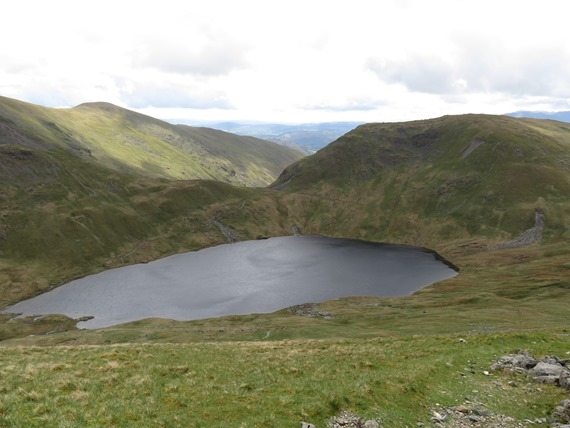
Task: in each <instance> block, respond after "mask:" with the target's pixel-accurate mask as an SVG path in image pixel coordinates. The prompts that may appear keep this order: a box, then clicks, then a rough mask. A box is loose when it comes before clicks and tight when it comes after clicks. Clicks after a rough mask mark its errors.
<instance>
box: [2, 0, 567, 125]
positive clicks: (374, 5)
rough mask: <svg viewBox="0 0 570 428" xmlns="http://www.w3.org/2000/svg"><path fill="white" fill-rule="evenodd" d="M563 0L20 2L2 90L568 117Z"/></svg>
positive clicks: (303, 110) (68, 100)
mask: <svg viewBox="0 0 570 428" xmlns="http://www.w3.org/2000/svg"><path fill="white" fill-rule="evenodd" d="M568 12H570V2H567V1H566V0H540V1H528V0H493V1H489V0H476V1H472V0H429V1H427V0H419V1H416V0H392V1H390V0H344V1H341V0H328V1H321V0H301V1H299V0H287V1H282V0H264V1H261V0H260V1H257V0H201V1H194V0H160V1H156V0H155V1H147V0H135V1H131V0H112V1H108V0H97V1H93V0H84V1H83V0H82V1H77V0H72V1H67V0H50V1H46V0H18V1H10V2H5V3H4V4H3V5H2V16H3V19H2V25H1V26H0V40H1V43H0V95H2V96H6V97H11V98H16V99H19V100H23V101H27V102H31V103H34V104H39V105H43V106H47V107H73V106H75V105H78V104H81V103H84V102H92V101H106V102H110V103H113V104H116V105H119V106H121V107H125V108H128V109H131V110H135V111H138V112H141V113H144V114H148V115H151V116H153V117H157V118H160V119H164V120H170V121H173V122H183V121H184V122H187V123H196V124H199V123H206V122H216V121H261V122H274V123H310V122H312V123H314V122H333V121H359V122H394V121H407V120H416V119H426V118H432V117H439V116H442V115H446V114H463V113H488V114H503V113H507V112H512V111H516V110H537V111H538V110H540V111H560V110H570V43H568Z"/></svg>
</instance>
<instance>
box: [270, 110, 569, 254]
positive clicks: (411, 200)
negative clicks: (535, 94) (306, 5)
mask: <svg viewBox="0 0 570 428" xmlns="http://www.w3.org/2000/svg"><path fill="white" fill-rule="evenodd" d="M271 187H272V188H273V189H278V190H282V191H286V192H287V193H289V194H294V193H297V194H298V193H304V194H308V193H312V194H314V195H315V196H314V205H315V211H316V212H318V213H320V214H318V215H317V214H314V215H313V216H312V217H313V223H315V224H320V225H321V226H319V227H323V228H325V229H326V230H327V231H333V230H335V229H336V230H342V231H343V233H345V234H347V235H349V236H354V237H359V236H367V237H373V238H374V239H377V240H387V239H388V240H393V241H394V240H395V241H406V242H417V243H422V242H437V241H439V242H441V241H443V240H449V239H456V238H459V237H469V236H474V235H479V236H486V237H488V238H492V239H502V238H505V237H507V236H509V235H511V236H512V235H514V234H516V233H517V232H521V231H523V230H525V229H527V228H529V227H531V226H532V225H533V222H534V211H535V209H538V210H542V212H544V215H545V216H546V224H547V227H546V230H545V233H546V235H547V236H548V237H553V238H554V237H565V238H568V237H569V236H570V221H569V217H568V213H569V212H570V198H569V196H568V195H570V124H567V123H562V122H555V121H544V120H538V119H516V118H511V117H507V116H489V115H462V116H445V117H441V118H438V119H430V120H422V121H413V122H406V123H371V124H365V125H361V126H359V127H357V128H356V129H355V130H353V131H351V132H349V133H347V134H346V135H344V136H343V137H341V138H339V139H338V140H337V141H335V142H334V143H331V144H330V145H328V146H327V147H326V148H324V149H322V150H320V151H318V152H317V153H315V154H314V155H312V156H309V157H307V158H305V159H302V160H300V161H298V162H296V163H294V164H293V165H291V166H289V167H287V168H286V169H285V170H284V171H283V173H282V174H281V176H280V177H279V178H278V179H277V180H276V182H275V183H273V184H272V186H271ZM325 206H329V207H330V209H328V210H326V211H325V208H324V207H325Z"/></svg>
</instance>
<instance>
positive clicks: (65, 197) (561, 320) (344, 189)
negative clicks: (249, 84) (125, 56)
mask: <svg viewBox="0 0 570 428" xmlns="http://www.w3.org/2000/svg"><path fill="white" fill-rule="evenodd" d="M0 101H2V103H0V218H1V223H0V251H1V253H0V254H1V259H0V287H1V288H0V307H5V306H7V305H9V304H13V303H15V302H17V301H20V300H23V299H25V298H29V297H32V296H34V295H38V294H40V293H42V292H44V291H46V290H50V289H53V288H55V287H57V286H59V285H61V284H63V283H66V282H68V281H70V280H71V279H75V278H79V277H83V276H85V275H88V274H92V273H96V272H101V271H104V270H107V269H110V268H114V267H120V266H126V265H130V264H134V263H141V262H149V261H152V260H156V259H158V258H162V257H165V256H168V255H172V254H177V253H181V252H185V251H191V250H197V249H201V248H206V247H211V246H215V245H219V244H222V243H226V242H228V240H230V239H229V237H230V238H231V240H236V241H246V240H252V239H256V238H260V237H277V236H287V235H293V234H294V233H293V230H295V231H298V232H300V233H301V234H302V235H325V236H328V237H343V238H357V239H365V240H369V241H374V242H389V243H398V244H408V245H416V246H422V247H427V248H431V249H433V250H435V251H437V252H438V253H439V254H441V255H442V256H443V257H444V258H446V259H447V260H450V261H451V262H452V263H453V264H454V265H456V266H457V267H458V268H459V275H457V276H456V277H454V278H451V279H447V280H445V281H440V282H437V283H435V284H433V285H431V286H429V287H426V288H423V289H421V290H419V291H418V292H416V293H414V294H412V295H410V296H406V297H399V298H395V297H390V298H387V297H384V298H383V297H363V296H360V297H356V296H355V297H344V298H341V299H335V300H328V301H324V302H306V303H311V304H313V305H314V307H313V310H310V311H308V312H304V311H296V310H295V308H283V309H281V310H279V311H276V312H273V313H269V314H258V313H252V314H248V315H240V316H227V317H221V318H211V319H204V320H194V321H173V320H167V319H145V320H140V321H134V322H131V323H127V324H121V325H117V326H113V327H109V328H105V329H99V330H92V331H81V330H77V329H76V328H75V323H74V322H73V320H70V319H69V318H67V317H63V316H58V315H51V316H48V317H44V318H37V317H25V318H13V317H11V316H7V315H0V320H1V323H0V339H2V340H0V359H2V361H3V368H2V375H3V378H4V379H9V380H10V382H9V384H7V385H6V386H2V387H1V388H2V392H3V394H4V395H5V396H7V397H8V399H7V401H6V402H5V403H2V405H1V407H0V425H2V424H4V425H6V426H22V425H25V426H45V423H46V421H47V423H52V424H53V423H54V421H61V420H62V419H63V418H68V421H69V424H70V425H72V426H81V425H82V426H89V425H90V426H105V425H108V426H113V425H123V426H125V425H128V424H132V425H133V426H134V425H138V426H141V425H144V426H148V425H151V424H152V421H157V420H161V421H163V422H164V424H167V422H166V421H172V420H173V419H172V418H173V417H174V415H178V416H181V417H182V420H181V421H180V424H183V423H189V421H190V420H191V419H189V416H187V415H189V414H192V415H193V416H195V419H194V420H195V421H199V424H198V423H197V424H196V426H199V425H200V424H201V425H202V426H205V425H207V424H214V425H215V424H217V423H221V422H220V421H221V420H224V419H227V416H228V415H229V414H233V415H237V416H236V418H237V419H239V420H240V421H243V424H244V426H262V425H266V426H270V425H272V426H297V427H298V426H299V424H300V421H305V420H308V421H309V422H312V423H315V424H317V426H325V423H326V421H327V420H329V419H330V418H331V417H333V416H336V415H338V414H339V413H340V412H341V411H351V412H354V413H357V414H359V415H360V416H362V417H367V418H377V419H380V420H382V421H383V423H384V425H385V426H402V427H403V426H412V425H415V424H416V423H418V422H421V423H425V424H426V426H427V424H429V423H430V422H429V420H430V414H431V410H432V409H433V408H434V406H436V403H439V404H441V405H443V406H454V405H458V404H461V403H460V401H461V402H462V401H463V400H464V398H465V397H466V396H468V397H469V399H470V400H471V401H473V402H477V403H479V404H480V405H483V406H485V407H486V408H488V409H489V411H490V412H492V413H495V414H500V415H508V416H511V417H513V418H515V419H516V420H517V421H522V420H524V419H530V418H535V417H546V416H548V417H550V413H551V411H552V408H553V406H554V405H555V404H556V403H557V402H558V401H560V400H561V399H562V397H563V396H564V394H563V393H562V392H560V388H555V387H553V386H551V385H544V386H542V385H541V386H540V388H541V390H542V391H543V392H544V393H543V394H541V395H540V396H536V397H535V396H533V397H532V398H528V395H525V393H524V392H525V389H524V388H527V387H528V388H538V387H537V386H536V385H534V384H530V385H531V386H528V385H527V382H526V380H525V379H523V378H521V377H518V376H516V375H515V374H513V375H512V376H511V375H505V374H502V373H492V375H491V376H487V375H482V372H483V371H487V370H488V367H489V366H490V364H491V362H492V360H493V359H494V358H496V357H497V356H498V355H499V354H505V353H511V352H514V351H516V350H517V349H526V350H528V351H529V352H532V353H535V354H537V355H542V354H559V355H566V353H568V352H570V335H569V333H568V331H567V326H566V324H567V322H566V320H567V317H568V305H569V303H570V281H569V278H570V264H569V262H568V260H569V257H570V243H569V242H570V241H569V239H570V223H569V221H570V220H569V219H570V197H569V195H570V124H566V123H562V122H556V121H544V120H539V119H522V118H511V117H506V116H490V115H461V116H444V117H440V118H437V119H430V120H422V121H413V122H402V123H369V124H364V125H360V126H358V127H356V128H355V129H353V130H352V131H350V132H348V133H346V134H345V135H343V136H341V137H340V138H338V139H337V140H335V141H334V142H332V143H331V144H329V145H327V146H326V147H325V148H323V149H321V150H319V151H318V152H316V153H315V154H313V155H311V156H304V155H303V154H302V153H300V152H294V151H292V150H290V149H287V148H283V147H281V146H277V145H271V144H270V143H265V142H259V141H257V140H256V142H255V143H252V142H251V141H250V140H248V142H246V141H242V140H241V139H236V138H237V137H232V136H229V137H228V138H229V139H230V141H231V143H229V142H227V143H224V144H222V143H220V142H219V140H218V134H217V133H216V132H213V133H209V132H210V131H205V130H189V129H186V128H185V127H174V126H173V125H164V124H163V123H161V122H159V121H156V120H154V119H152V118H148V117H144V116H142V115H140V116H139V115H138V114H134V113H132V112H128V111H125V110H123V109H120V108H117V107H114V106H111V105H107V104H99V103H96V104H91V105H82V106H79V107H76V108H74V109H70V110H69V111H67V110H63V111H61V112H60V111H59V110H58V111H54V110H52V109H46V108H43V107H39V106H33V105H28V104H26V103H21V102H18V101H15V100H10V99H4V98H2V99H0ZM52 123H53V125H52ZM117 124H118V125H117ZM117 126H118V127H117ZM191 131H192V132H194V131H196V134H192V137H186V136H188V135H190V132H191ZM206 132H207V133H209V134H208V135H209V136H208V138H206V137H204V140H200V138H202V137H199V135H203V134H204V133H206ZM220 132H221V131H220ZM223 135H225V134H223ZM159 137H160V138H159ZM161 138H162V139H161ZM185 138H188V139H187V140H186V139H185ZM190 140H192V141H203V145H202V146H201V145H200V144H198V145H192V144H191V142H190ZM206 140H207V141H215V143H214V142H212V143H211V145H209V144H210V143H207V142H206ZM250 143H251V144H250ZM256 144H259V146H257V145H256ZM276 146H277V147H276ZM192 154H196V156H195V157H192V156H191V155H192ZM269 162H270V163H271V165H272V166H271V168H270V167H269V166H268V163H269ZM232 171H234V172H235V174H234V173H232ZM536 213H540V215H541V216H542V219H543V224H542V229H541V239H540V241H539V242H533V243H530V244H529V245H519V246H515V247H509V248H506V247H504V245H503V246H502V244H504V243H505V242H509V241H513V240H516V239H517V237H519V236H521V234H523V233H524V232H525V231H527V230H530V229H531V228H533V226H536V224H535V220H536ZM323 314H327V316H324V315H323ZM309 315H310V316H309ZM459 339H463V340H464V342H459ZM38 346H39V347H41V348H38ZM189 354H190V355H192V356H193V358H194V359H192V358H187V357H185V356H184V355H189ZM236 356H238V357H237V360H238V361H241V362H240V365H239V367H236V370H237V372H236V373H233V374H225V371H226V369H224V367H228V361H229V360H230V359H232V361H234V360H236ZM259 361H263V362H264V364H262V365H259V364H257V363H258V362H259ZM410 366H413V370H412V369H409V367H410ZM87 367H95V370H94V372H93V371H92V372H91V373H90V374H89V373H88V371H89V370H87ZM465 367H468V368H469V367H473V372H471V371H468V372H466V371H465V370H464V368H465ZM262 368H263V369H262ZM265 368H267V370H265ZM261 372H263V373H261ZM20 373H27V374H26V375H25V376H24V377H22V378H21V379H17V376H16V374H20ZM40 373H41V377H38V376H39V374H40ZM74 373H75V374H74ZM460 373H463V374H466V376H461V375H460ZM72 378H73V379H72ZM335 379H336V380H335ZM509 382H514V384H516V385H520V386H521V387H520V388H515V387H512V386H511V385H510V384H509ZM270 384H271V385H273V387H272V386H271V385H270ZM43 385H45V387H44V386H43ZM106 385H130V386H131V387H128V388H122V389H120V390H118V391H117V394H118V397H119V400H116V404H111V402H112V401H113V400H114V399H113V400H111V398H110V397H107V398H104V397H103V396H101V395H100V394H99V393H98V391H101V390H103V389H105V386H106ZM133 385H141V386H142V387H141V388H142V391H146V392H145V393H146V394H147V397H150V398H148V400H147V399H146V398H145V399H143V398H141V397H142V396H137V397H133V396H132V391H133V390H136V388H134V387H132V386H133ZM316 385H318V386H316ZM198 390H200V391H202V392H203V394H204V395H203V396H201V398H200V400H197V401H196V402H193V401H192V397H193V396H194V394H196V392H197V391H198ZM474 390H476V391H477V392H476V393H475V392H473V391H474ZM49 391H58V394H59V395H57V394H56V395H53V394H52V393H51V392H49ZM153 391H155V392H153ZM523 395H524V396H525V397H526V399H528V400H529V401H528V402H527V403H524V404H521V403H523V402H522V397H523ZM58 397H59V398H58ZM224 397H225V398H224ZM410 397H413V400H411V399H410ZM135 398H136V399H137V400H139V402H137V403H138V404H136V405H135V408H134V409H135V410H136V411H133V412H132V413H129V412H127V411H126V410H125V408H124V405H123V407H121V404H119V403H128V402H130V401H132V400H135ZM58 400H59V401H58ZM101 400H102V401H101ZM145 400H146V401H145ZM232 403H234V404H232ZM259 403H262V404H259ZM220 406H222V407H220ZM60 409H63V410H61V412H63V413H64V414H62V413H60ZM214 409H218V410H217V411H216V410H214ZM240 409H242V410H240ZM127 419H128V420H127ZM42 423H43V424H44V425H42ZM512 426H513V427H514V426H517V425H514V424H513V425H512Z"/></svg>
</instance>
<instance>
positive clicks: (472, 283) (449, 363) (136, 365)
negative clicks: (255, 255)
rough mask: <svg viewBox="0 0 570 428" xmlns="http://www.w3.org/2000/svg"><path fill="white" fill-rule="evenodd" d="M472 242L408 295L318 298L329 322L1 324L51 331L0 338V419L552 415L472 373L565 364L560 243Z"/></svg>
mask: <svg viewBox="0 0 570 428" xmlns="http://www.w3.org/2000/svg"><path fill="white" fill-rule="evenodd" d="M480 245H481V243H479V242H465V243H463V244H462V245H457V243H456V244H455V245H454V246H453V247H452V248H449V249H447V250H445V249H444V253H446V255H447V256H448V257H449V256H451V258H452V259H453V260H454V262H456V263H457V264H458V265H459V266H460V267H461V273H460V275H458V276H457V277H455V278H453V279H451V280H447V281H442V282H440V283H437V284H434V285H432V286H430V287H427V288H425V289H423V290H421V291H420V292H418V293H415V294H413V295H411V296H408V297H405V298H390V299H383V298H370V297H366V298H364V297H361V298H348V299H339V300H332V301H328V302H323V303H321V304H319V305H317V308H318V309H319V310H320V311H322V312H326V313H328V314H330V315H332V318H328V317H323V316H316V317H307V316H300V315H298V314H295V313H292V312H291V311H288V310H283V311H279V312H276V313H272V314H252V315H248V316H236V317H225V318H220V319H213V320H201V321H192V322H175V321H169V320H144V321H139V322H134V323H130V324H125V325H119V326H115V327H111V328H107V329H102V330H93V331H78V330H71V331H63V332H59V333H57V330H58V328H63V329H65V328H69V327H70V326H69V321H68V320H65V319H58V318H57V317H50V318H47V319H45V320H41V319H40V320H36V321H33V320H30V319H28V320H20V321H6V322H4V323H3V326H4V328H14V329H16V330H17V329H18V328H20V329H21V328H22V327H24V328H25V327H26V326H30V325H33V324H34V322H36V323H40V324H39V325H40V326H43V327H45V328H44V330H37V329H36V330H33V329H32V330H29V332H32V331H36V332H38V333H41V332H43V333H45V332H47V331H49V332H50V333H51V334H47V335H46V334H39V335H32V336H27V337H20V338H14V339H10V340H4V341H2V342H0V379H2V382H1V383H0V394H1V396H2V400H1V402H0V426H7V427H34V426H37V427H40V426H42V427H44V426H58V427H65V426H68V427H85V426H133V427H135V426H136V427H140V426H164V427H176V426H193V427H200V426H208V427H212V426H215V427H217V426H225V427H262V426H264V427H265V426H275V427H299V426H300V422H301V421H307V422H311V423H313V424H315V425H316V426H317V427H318V428H319V427H324V426H326V421H327V420H329V419H330V418H331V417H334V416H337V415H338V414H339V413H340V412H341V411H349V412H352V413H354V414H356V415H358V416H359V417H361V418H363V419H376V420H378V421H380V422H381V423H382V424H383V426H384V427H407V426H408V427H414V426H416V424H417V423H418V422H423V423H426V426H430V422H429V421H430V418H431V415H432V411H433V410H438V409H440V408H441V407H448V406H457V405H460V404H462V403H464V402H465V401H466V400H468V401H469V402H470V403H471V404H472V405H476V406H478V407H482V408H485V409H487V410H488V411H489V412H491V413H492V414H500V415H506V416H510V417H513V418H515V419H516V420H517V421H523V420H525V419H531V420H535V419H536V418H544V417H548V416H549V415H550V413H551V412H552V410H553V408H554V407H555V406H556V404H557V403H558V402H559V401H560V400H562V399H563V398H564V397H565V395H567V393H565V392H564V391H563V390H561V389H560V388H556V387H550V386H546V385H537V384H533V383H530V380H529V379H527V378H526V377H524V376H523V375H509V374H505V373H491V375H490V376H487V375H485V374H484V373H483V372H484V371H487V370H489V367H490V365H491V363H492V361H493V359H495V358H496V357H498V356H501V355H504V354H507V353H513V352H516V351H517V350H518V349H526V350H528V351H530V352H532V353H533V354H535V355H536V356H538V357H539V356H542V355H558V356H560V357H562V358H568V355H570V331H569V330H568V327H567V325H566V324H567V323H566V322H565V321H564V320H567V319H568V307H569V302H570V284H569V282H568V272H570V265H569V264H568V255H569V254H570V246H569V245H568V244H567V243H565V242H562V241H560V242H551V243H545V244H541V245H533V246H530V247H527V248H520V249H510V250H495V251H481V249H480V248H479V246H480ZM58 323H59V324H58ZM36 327H37V326H36ZM25 331H26V330H25V329H24V330H21V331H20V334H19V335H21V334H22V333H24V332H25ZM5 333H6V332H5ZM460 338H463V339H465V342H463V341H460V340H459V339H460ZM129 342H130V343H129ZM161 342H162V343H161ZM37 345H43V346H37ZM70 345H72V346H70Z"/></svg>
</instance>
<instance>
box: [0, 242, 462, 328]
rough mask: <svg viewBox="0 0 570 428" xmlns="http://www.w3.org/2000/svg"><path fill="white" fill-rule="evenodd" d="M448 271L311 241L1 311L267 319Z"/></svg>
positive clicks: (81, 285) (216, 254) (184, 257)
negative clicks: (258, 315)
mask: <svg viewBox="0 0 570 428" xmlns="http://www.w3.org/2000/svg"><path fill="white" fill-rule="evenodd" d="M456 274H457V272H456V271H455V270H454V269H452V268H451V267H449V266H448V265H447V264H445V263H443V262H441V261H440V260H438V259H437V258H436V255H435V254H434V253H433V252H431V251H429V250H426V249H422V248H416V247H409V246H402V245H389V244H380V243H372V242H366V241H359V240H354V239H340V238H326V237H320V236H290V237H281V238H271V239H266V240H258V241H245V242H238V243H235V244H227V245H220V246H217V247H211V248H206V249H203V250H200V251H195V252H189V253H184V254H177V255H173V256H170V257H166V258H163V259H160V260H156V261H154V262H150V263H146V264H138V265H132V266H126V267H121V268H117V269H112V270H109V271H105V272H102V273H99V274H95V275H92V276H88V277H85V278H81V279H78V280H75V281H72V282H70V283H68V284H66V285H63V286H61V287H59V288H56V289H55V290H52V291H50V292H48V293H45V294H42V295H40V296H37V297H34V298H32V299H29V300H26V301H23V302H20V303H18V304H16V305H13V306H11V307H9V308H6V309H5V310H4V311H2V312H13V313H22V314H23V315H40V314H41V315H43V314H56V313H58V314H65V315H67V316H69V317H72V318H79V317H83V316H92V317H93V319H91V320H89V321H86V322H81V323H79V325H78V326H79V327H81V328H101V327H107V326H111V325H115V324H120V323H124V322H128V321H135V320H140V319H143V318H151V317H153V318H154V317H158V318H171V319H176V320H194V319H203V318H211V317H219V316H224V315H241V314H249V313H263V312H273V311H276V310H278V309H282V308H286V307H289V306H293V305H297V304H301V303H309V302H321V301H324V300H329V299H335V298H339V297H347V296H386V297H388V296H405V295H408V294H411V293H413V292H414V291H417V290H419V289H420V288H422V287H425V286H426V285H429V284H431V283H433V282H437V281H440V280H443V279H447V278H451V277H453V276H455V275H456Z"/></svg>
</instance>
